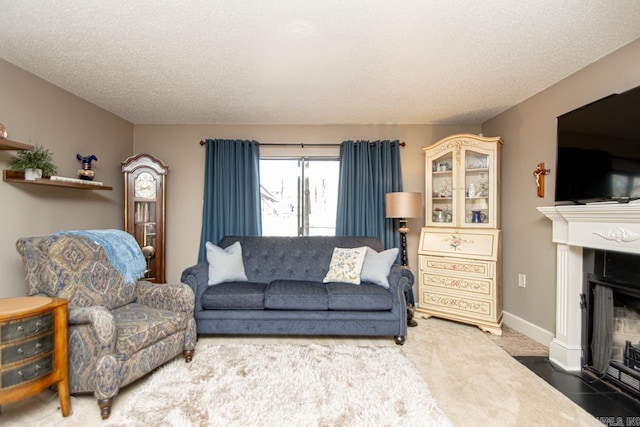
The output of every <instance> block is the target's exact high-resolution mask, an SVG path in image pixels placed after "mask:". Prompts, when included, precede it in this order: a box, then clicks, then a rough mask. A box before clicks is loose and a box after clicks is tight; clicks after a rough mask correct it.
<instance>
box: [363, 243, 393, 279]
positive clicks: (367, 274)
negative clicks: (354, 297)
mask: <svg viewBox="0 0 640 427" xmlns="http://www.w3.org/2000/svg"><path fill="white" fill-rule="evenodd" d="M397 257H398V248H391V249H387V250H386V251H382V252H376V251H374V250H373V249H371V248H369V247H367V254H366V255H365V257H364V264H362V273H360V280H361V281H362V282H370V283H375V284H376V285H380V286H382V287H384V288H387V289H389V280H388V279H387V277H388V276H389V272H390V271H391V266H393V263H394V262H395V261H396V258H397Z"/></svg>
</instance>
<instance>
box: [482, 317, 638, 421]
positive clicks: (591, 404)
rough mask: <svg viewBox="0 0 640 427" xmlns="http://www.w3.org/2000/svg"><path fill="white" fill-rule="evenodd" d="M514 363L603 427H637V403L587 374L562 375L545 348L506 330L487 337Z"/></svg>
mask: <svg viewBox="0 0 640 427" xmlns="http://www.w3.org/2000/svg"><path fill="white" fill-rule="evenodd" d="M489 338H490V339H491V340H492V341H494V342H495V343H496V344H497V345H499V346H500V347H502V348H503V349H504V350H505V351H506V352H507V353H509V354H510V355H511V356H513V357H514V358H515V359H516V360H518V361H519V362H520V363H522V364H523V365H524V366H526V367H527V368H529V369H530V370H531V371H532V372H534V373H535V374H536V375H538V376H539V377H540V378H542V379H544V380H545V381H547V382H548V383H549V384H551V385H552V386H553V387H554V388H556V389H557V390H558V391H560V392H561V393H562V394H564V395H565V396H567V397H568V398H569V399H571V400H572V401H574V402H575V403H576V404H578V405H580V406H581V407H582V408H583V409H584V410H586V411H587V412H589V413H590V414H591V415H593V416H594V417H596V418H597V419H599V420H600V421H601V422H602V423H603V424H604V425H607V426H640V401H639V400H636V399H634V398H632V397H630V396H629V395H628V394H627V393H626V392H624V391H622V390H620V389H619V388H617V387H615V386H614V385H612V384H610V383H607V382H605V381H600V380H598V379H597V378H596V376H595V375H593V374H592V373H589V372H580V373H570V372H565V371H563V370H561V369H559V368H558V367H556V366H554V365H552V364H551V363H550V362H549V358H548V356H549V354H548V348H547V347H545V346H543V345H542V344H539V343H537V342H535V341H533V340H531V339H530V338H529V337H527V336H525V335H522V334H520V333H518V332H516V331H515V330H513V329H511V328H509V327H508V326H504V327H503V333H502V337H494V336H489Z"/></svg>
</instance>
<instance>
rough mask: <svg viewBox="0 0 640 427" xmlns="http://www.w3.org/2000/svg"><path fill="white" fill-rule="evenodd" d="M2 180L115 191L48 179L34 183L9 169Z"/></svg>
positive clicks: (20, 173) (22, 173)
mask: <svg viewBox="0 0 640 427" xmlns="http://www.w3.org/2000/svg"><path fill="white" fill-rule="evenodd" d="M5 141H6V140H5ZM2 180H3V181H4V182H12V183H15V184H31V185H48V186H51V187H66V188H75V189H78V190H113V187H111V186H109V185H93V184H81V183H75V182H64V181H51V180H50V179H47V178H41V179H36V180H34V181H27V180H25V179H24V172H17V171H12V170H7V169H5V170H3V171H2Z"/></svg>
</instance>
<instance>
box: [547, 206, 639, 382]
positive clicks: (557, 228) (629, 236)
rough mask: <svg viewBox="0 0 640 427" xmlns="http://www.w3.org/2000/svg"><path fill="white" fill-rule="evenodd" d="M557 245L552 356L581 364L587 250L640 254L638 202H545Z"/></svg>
mask: <svg viewBox="0 0 640 427" xmlns="http://www.w3.org/2000/svg"><path fill="white" fill-rule="evenodd" d="M537 209H538V211H539V212H541V213H542V214H543V215H545V216H546V217H547V218H549V219H550V220H551V221H553V232H552V241H553V243H556V245H557V246H556V336H555V338H554V339H553V340H552V341H551V343H550V344H549V359H550V360H551V361H552V362H554V363H555V364H557V365H559V366H560V367H562V368H563V369H566V370H569V371H579V370H580V369H581V368H582V360H581V356H582V346H581V339H582V331H581V329H582V324H581V322H582V317H581V315H582V313H581V307H580V294H581V293H582V292H583V290H582V280H583V274H584V268H583V265H582V264H583V257H582V252H583V249H584V248H591V249H603V250H609V251H617V252H626V253H635V254H640V204H633V203H628V204H618V203H616V204H593V205H570V206H544V207H539V208H537Z"/></svg>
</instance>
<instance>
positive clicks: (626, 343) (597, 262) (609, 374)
mask: <svg viewBox="0 0 640 427" xmlns="http://www.w3.org/2000/svg"><path fill="white" fill-rule="evenodd" d="M592 255H593V258H592V262H591V263H585V265H589V264H590V265H591V266H592V268H591V270H592V271H589V272H585V280H584V293H583V296H582V300H583V328H582V331H583V338H582V351H583V367H584V369H586V370H588V371H590V372H592V373H593V374H594V375H596V376H598V377H602V378H603V379H604V380H607V381H609V382H611V383H613V384H615V385H617V386H619V387H620V388H622V389H625V390H626V391H628V392H630V393H631V394H632V395H634V396H635V397H636V398H639V399H640V256H638V255H634V254H625V253H619V252H610V251H599V250H596V251H593V254H592Z"/></svg>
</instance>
